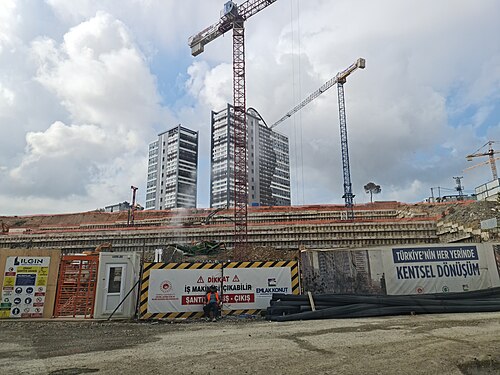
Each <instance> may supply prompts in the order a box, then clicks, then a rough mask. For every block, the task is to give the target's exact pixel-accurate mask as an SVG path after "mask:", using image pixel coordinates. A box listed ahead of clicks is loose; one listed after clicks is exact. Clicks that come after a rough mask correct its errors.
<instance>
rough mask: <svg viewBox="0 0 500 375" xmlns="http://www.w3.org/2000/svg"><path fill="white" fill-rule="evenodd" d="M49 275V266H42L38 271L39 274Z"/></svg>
mask: <svg viewBox="0 0 500 375" xmlns="http://www.w3.org/2000/svg"><path fill="white" fill-rule="evenodd" d="M48 275H49V267H40V270H39V271H38V276H48Z"/></svg>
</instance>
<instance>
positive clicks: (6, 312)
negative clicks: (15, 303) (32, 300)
mask: <svg viewBox="0 0 500 375" xmlns="http://www.w3.org/2000/svg"><path fill="white" fill-rule="evenodd" d="M9 317H10V309H0V319H6V318H9Z"/></svg>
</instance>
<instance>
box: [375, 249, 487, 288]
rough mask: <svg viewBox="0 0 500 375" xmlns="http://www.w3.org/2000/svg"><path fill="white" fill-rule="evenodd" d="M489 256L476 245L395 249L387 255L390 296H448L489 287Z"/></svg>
mask: <svg viewBox="0 0 500 375" xmlns="http://www.w3.org/2000/svg"><path fill="white" fill-rule="evenodd" d="M490 252H491V250H490ZM487 255H489V254H486V253H485V252H484V251H482V249H481V248H480V247H478V246H475V245H470V246H468V245H464V246H440V247H430V246H429V247H414V248H407V247H405V248H393V249H391V252H385V253H384V270H385V280H386V283H387V294H422V293H448V292H465V291H469V290H480V289H485V288H490V287H491V286H492V283H491V278H490V274H489V270H488V260H489V259H488V258H489V257H488V256H487ZM493 270H494V271H496V270H495V269H493Z"/></svg>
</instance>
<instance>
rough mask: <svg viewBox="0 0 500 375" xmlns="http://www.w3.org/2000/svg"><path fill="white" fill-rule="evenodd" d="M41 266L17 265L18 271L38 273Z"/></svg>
mask: <svg viewBox="0 0 500 375" xmlns="http://www.w3.org/2000/svg"><path fill="white" fill-rule="evenodd" d="M39 270H40V267H32V266H19V267H17V273H38V271H39Z"/></svg>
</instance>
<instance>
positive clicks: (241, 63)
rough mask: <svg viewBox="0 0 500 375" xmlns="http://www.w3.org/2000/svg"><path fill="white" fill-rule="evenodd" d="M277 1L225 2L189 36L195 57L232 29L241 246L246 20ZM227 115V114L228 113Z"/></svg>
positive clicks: (240, 242)
mask: <svg viewBox="0 0 500 375" xmlns="http://www.w3.org/2000/svg"><path fill="white" fill-rule="evenodd" d="M275 1H276V0H247V1H245V2H244V3H242V4H240V5H237V4H236V3H234V2H233V1H228V2H227V3H225V4H224V9H223V10H222V12H221V17H220V19H219V21H217V22H216V23H215V24H213V25H211V26H209V27H207V28H206V29H204V30H202V31H201V32H199V33H198V34H196V35H193V36H192V37H190V38H189V40H188V44H189V47H191V54H192V55H193V56H197V55H199V54H200V53H202V52H203V51H204V49H205V45H206V44H208V43H210V42H211V41H213V40H214V39H217V38H218V37H220V36H221V35H224V33H226V32H227V31H229V30H231V29H232V30H233V134H234V138H233V142H234V153H233V163H234V182H233V187H234V245H235V247H237V246H240V247H242V246H243V247H244V246H245V245H246V243H247V241H248V232H247V215H248V210H247V206H248V181H247V180H248V175H247V123H246V108H245V107H246V89H245V28H244V23H245V21H246V20H247V19H248V18H250V17H251V16H253V15H255V14H257V13H258V12H260V11H261V10H263V9H265V8H267V7H268V6H269V5H271V4H272V3H274V2H275ZM228 117H230V114H229V113H228Z"/></svg>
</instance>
